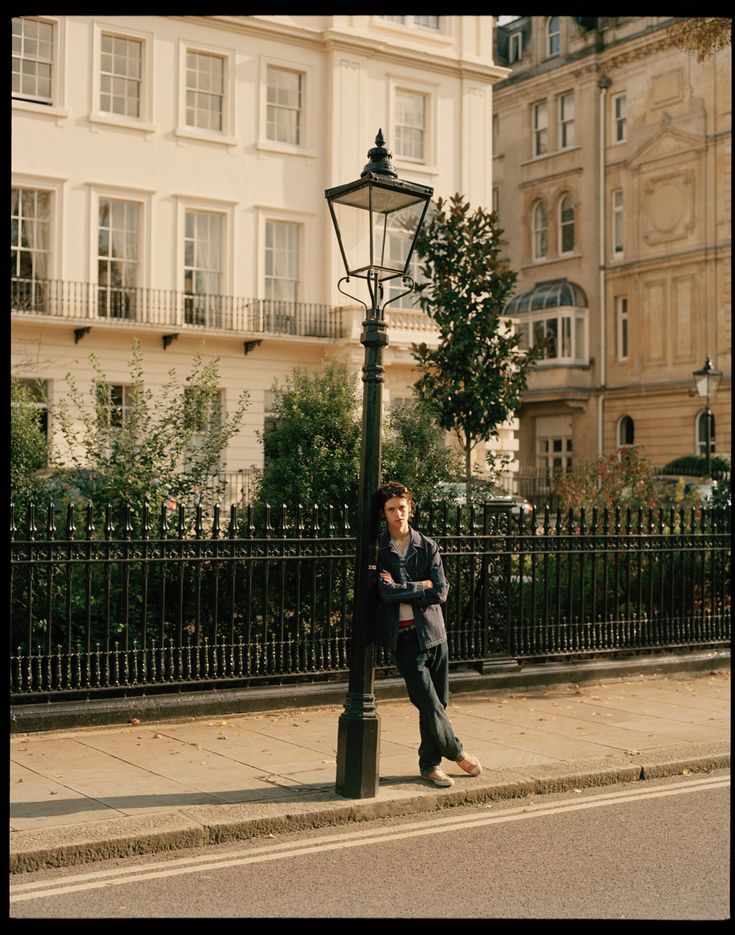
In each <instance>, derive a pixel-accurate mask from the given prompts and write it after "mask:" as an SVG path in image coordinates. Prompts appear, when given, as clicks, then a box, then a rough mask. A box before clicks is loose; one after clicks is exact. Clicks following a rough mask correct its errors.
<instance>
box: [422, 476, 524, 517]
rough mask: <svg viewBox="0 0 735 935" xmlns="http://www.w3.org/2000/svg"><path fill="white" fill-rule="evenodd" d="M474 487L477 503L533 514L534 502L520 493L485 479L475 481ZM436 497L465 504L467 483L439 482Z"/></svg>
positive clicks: (512, 511)
mask: <svg viewBox="0 0 735 935" xmlns="http://www.w3.org/2000/svg"><path fill="white" fill-rule="evenodd" d="M472 489H473V490H474V491H475V503H476V504H477V505H481V504H484V503H487V504H489V505H490V506H491V507H492V508H493V509H499V510H507V511H508V512H509V513H510V514H512V515H515V516H519V515H520V514H521V513H523V515H524V516H531V514H532V513H533V504H532V503H529V501H528V500H526V498H525V497H521V496H519V495H518V494H510V493H507V491H505V490H501V489H499V488H498V487H493V486H492V485H490V484H488V483H486V482H484V481H476V482H475V483H473V485H472ZM436 499H437V500H438V501H440V502H441V501H446V502H448V503H452V504H456V505H457V506H465V505H466V504H467V484H466V483H465V482H463V481H458V482H449V483H442V484H439V485H438V491H437V497H436Z"/></svg>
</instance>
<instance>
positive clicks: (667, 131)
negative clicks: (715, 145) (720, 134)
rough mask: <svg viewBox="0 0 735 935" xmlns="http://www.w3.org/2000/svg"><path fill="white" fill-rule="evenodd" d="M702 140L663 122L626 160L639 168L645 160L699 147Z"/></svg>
mask: <svg viewBox="0 0 735 935" xmlns="http://www.w3.org/2000/svg"><path fill="white" fill-rule="evenodd" d="M703 146H704V140H703V139H702V137H701V136H697V135H695V134H693V133H686V132H684V131H683V130H676V129H674V128H673V127H671V126H669V125H668V124H665V125H664V126H662V127H661V128H660V129H659V130H658V131H657V132H656V133H654V135H653V136H652V137H651V138H650V139H648V140H647V141H646V142H645V143H643V145H642V146H640V147H639V148H638V149H637V150H636V151H635V152H634V153H633V155H632V156H631V157H630V159H629V160H628V163H627V164H628V166H629V167H630V168H631V169H640V167H641V166H642V165H644V164H645V163H647V162H656V161H657V160H659V159H670V158H671V157H672V156H679V155H682V154H684V153H691V152H692V150H696V149H701V148H702V147H703Z"/></svg>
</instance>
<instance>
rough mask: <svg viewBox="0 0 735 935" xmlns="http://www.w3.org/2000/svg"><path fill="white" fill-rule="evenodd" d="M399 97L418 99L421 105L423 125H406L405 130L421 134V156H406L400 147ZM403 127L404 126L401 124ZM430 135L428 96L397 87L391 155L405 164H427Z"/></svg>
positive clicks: (394, 96) (394, 97)
mask: <svg viewBox="0 0 735 935" xmlns="http://www.w3.org/2000/svg"><path fill="white" fill-rule="evenodd" d="M400 95H405V96H411V97H413V98H416V99H417V100H418V99H420V100H421V103H422V105H423V125H422V126H421V127H420V128H419V127H409V126H407V125H406V128H407V129H409V130H414V131H418V132H420V134H421V155H420V156H415V155H412V154H407V153H405V152H403V151H402V150H401V149H400V148H399V147H400V142H399V136H398V126H399V124H398V98H399V96H400ZM401 126H404V124H401ZM430 135H431V100H430V96H429V95H428V94H426V92H425V91H418V90H416V89H415V88H407V87H403V86H397V87H396V88H395V92H394V95H393V133H392V142H391V144H390V145H391V149H392V151H393V155H394V157H395V158H396V159H399V160H401V161H402V162H406V163H413V164H418V165H426V163H427V162H429V159H428V155H429V152H430V145H431V140H430Z"/></svg>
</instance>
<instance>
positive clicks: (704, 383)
mask: <svg viewBox="0 0 735 935" xmlns="http://www.w3.org/2000/svg"><path fill="white" fill-rule="evenodd" d="M692 376H693V377H694V385H695V386H696V388H697V393H698V394H699V396H700V398H701V399H703V400H704V421H705V423H706V428H705V445H706V447H705V451H704V469H705V473H706V475H707V477H709V476H710V455H711V452H710V445H711V440H710V430H711V419H712V416H711V415H710V411H709V403H710V400H711V399H714V398H715V396H716V395H717V390H718V389H719V386H720V380H721V379H722V371H721V370H715V369H714V367H713V366H712V361H711V360H710V357H709V354H708V355H707V360H706V361H705V364H704V367H702V369H701V370H695V371H694V373H693V374H692Z"/></svg>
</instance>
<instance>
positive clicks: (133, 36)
mask: <svg viewBox="0 0 735 935" xmlns="http://www.w3.org/2000/svg"><path fill="white" fill-rule="evenodd" d="M103 35H105V36H115V37H117V38H119V39H127V40H129V41H133V42H140V43H141V66H142V74H141V79H140V114H139V116H138V117H128V116H125V115H124V114H112V113H109V112H107V111H103V110H101V109H100V95H101V91H102V87H101V70H102V36H103ZM92 61H93V67H92V82H91V95H92V100H91V101H90V107H89V119H90V122H91V123H99V124H107V125H112V126H117V127H126V128H127V129H130V130H140V131H141V132H144V133H152V132H153V131H154V130H155V129H156V127H155V125H154V124H153V74H154V71H153V36H152V34H151V33H147V32H141V31H139V30H132V29H128V28H127V26H123V27H120V26H118V25H116V24H112V23H109V24H108V23H102V22H95V23H94V27H93V39H92Z"/></svg>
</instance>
